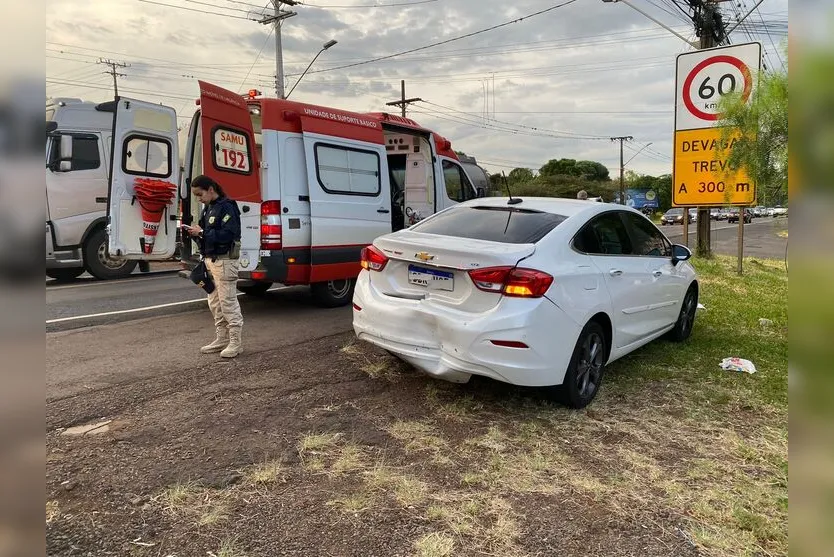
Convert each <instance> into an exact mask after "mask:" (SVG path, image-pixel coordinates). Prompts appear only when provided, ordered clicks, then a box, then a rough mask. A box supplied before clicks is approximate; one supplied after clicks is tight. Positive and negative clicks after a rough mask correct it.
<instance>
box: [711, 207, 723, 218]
mask: <svg viewBox="0 0 834 557" xmlns="http://www.w3.org/2000/svg"><path fill="white" fill-rule="evenodd" d="M720 216H721V209H710V211H709V218H710V219H711V220H720V219H719V217H720Z"/></svg>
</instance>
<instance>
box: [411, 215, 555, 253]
mask: <svg viewBox="0 0 834 557" xmlns="http://www.w3.org/2000/svg"><path fill="white" fill-rule="evenodd" d="M566 218H567V217H566V216H563V215H557V214H554V213H546V212H544V211H534V210H531V209H519V208H517V207H455V208H453V209H451V210H449V211H444V212H442V213H438V214H437V215H435V216H434V217H432V218H430V219H426V220H424V221H423V222H420V223H418V224H416V225H414V226H413V227H411V230H414V231H415V232H423V233H427V234H439V235H442V236H455V237H458V238H472V239H474V240H487V241H489V242H502V243H505V244H533V243H536V242H538V241H539V240H541V239H542V238H544V236H545V235H547V233H548V232H550V231H551V230H553V229H554V228H556V227H557V226H559V224H560V223H562V222H563V221H564V220H565V219H566Z"/></svg>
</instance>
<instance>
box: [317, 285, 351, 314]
mask: <svg viewBox="0 0 834 557" xmlns="http://www.w3.org/2000/svg"><path fill="white" fill-rule="evenodd" d="M355 286H356V279H341V280H331V281H327V282H316V283H314V284H312V285H310V291H311V292H312V293H313V298H314V299H315V301H316V303H317V304H318V305H320V306H322V307H326V308H337V307H342V306H346V305H348V304H349V303H350V302H351V300H352V299H353V289H354V287H355Z"/></svg>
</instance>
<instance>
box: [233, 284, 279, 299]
mask: <svg viewBox="0 0 834 557" xmlns="http://www.w3.org/2000/svg"><path fill="white" fill-rule="evenodd" d="M271 287H272V283H271V282H266V281H258V282H253V283H252V284H247V285H245V286H240V285H238V287H237V289H238V290H240V291H241V292H243V293H244V294H246V295H247V296H263V295H264V294H266V291H267V290H269V289H270V288H271Z"/></svg>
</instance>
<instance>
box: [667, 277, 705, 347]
mask: <svg viewBox="0 0 834 557" xmlns="http://www.w3.org/2000/svg"><path fill="white" fill-rule="evenodd" d="M697 311H698V292H697V290H696V289H695V286H694V285H693V286H690V287H689V290H687V291H686V296H684V297H683V303H682V304H681V311H680V313H679V314H678V320H677V321H676V322H675V327H674V328H673V329H672V330H671V331H669V333H668V334H667V337H668V338H669V340H672V341H674V342H683V341H685V340H686V339H688V338H689V336H690V335H691V334H692V328H693V326H694V325H695V313H696V312H697Z"/></svg>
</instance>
